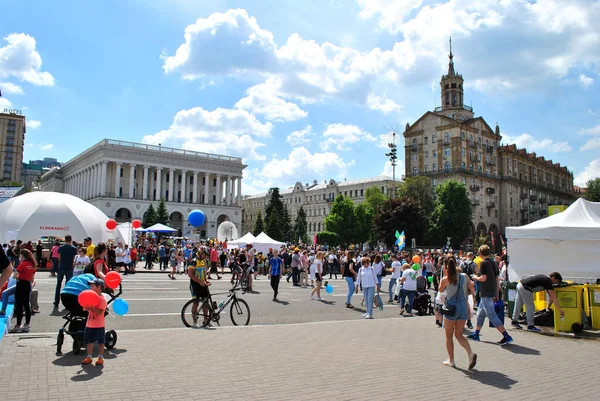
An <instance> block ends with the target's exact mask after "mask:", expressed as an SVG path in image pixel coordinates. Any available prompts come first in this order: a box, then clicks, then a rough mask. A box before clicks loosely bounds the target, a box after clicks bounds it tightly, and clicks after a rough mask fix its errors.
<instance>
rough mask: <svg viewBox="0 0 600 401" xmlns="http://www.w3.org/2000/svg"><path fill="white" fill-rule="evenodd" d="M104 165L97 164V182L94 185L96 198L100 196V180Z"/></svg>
mask: <svg viewBox="0 0 600 401" xmlns="http://www.w3.org/2000/svg"><path fill="white" fill-rule="evenodd" d="M101 167H102V165H101V164H100V163H98V164H96V182H95V183H94V196H100V180H101V177H102V169H101Z"/></svg>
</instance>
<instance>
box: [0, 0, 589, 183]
mask: <svg viewBox="0 0 600 401" xmlns="http://www.w3.org/2000/svg"><path fill="white" fill-rule="evenodd" d="M46 3H48V4H46ZM50 3H51V2H33V1H24V0H20V1H16V0H5V1H3V6H2V12H3V15H9V16H10V18H3V21H2V25H1V26H0V38H2V39H0V89H1V90H2V95H3V96H2V97H1V98H0V109H3V108H4V107H12V108H17V109H22V110H23V111H24V112H25V114H26V115H27V121H28V131H27V137H26V149H25V156H24V159H25V160H26V161H27V160H29V159H38V158H42V157H56V158H57V159H59V160H60V161H63V162H64V161H67V160H69V159H70V158H71V157H73V156H75V155H76V154H78V153H80V152H81V151H82V150H84V149H85V148H87V147H89V146H91V145H93V144H94V143H96V142H98V141H99V140H100V139H102V138H115V139H123V140H129V141H135V142H146V143H162V144H163V145H165V146H173V147H184V148H187V149H194V150H200V151H205V152H214V153H221V154H228V155H234V156H241V157H243V159H244V162H245V163H246V164H247V165H248V168H247V169H246V171H245V175H244V178H245V179H244V191H245V193H254V192H260V191H263V190H265V189H267V188H269V187H271V186H280V187H282V188H285V187H288V186H291V185H293V184H294V183H295V182H296V181H301V182H309V181H312V180H314V179H316V180H319V181H323V180H325V179H330V178H334V179H337V180H343V179H344V178H348V179H353V178H363V177H369V176H375V175H379V174H381V173H382V172H386V173H387V174H391V170H390V166H389V165H387V164H386V157H385V156H384V153H385V152H386V150H387V149H386V148H385V144H386V143H387V142H388V141H389V135H388V132H389V128H390V127H398V128H399V130H400V132H402V130H403V127H404V125H405V124H406V123H407V122H409V123H413V122H414V121H416V119H418V118H419V117H420V116H421V115H422V114H423V113H424V112H426V111H427V110H431V109H433V108H434V107H435V105H436V103H437V104H438V105H439V79H440V77H441V75H442V74H443V73H444V71H446V70H447V63H448V58H447V53H448V37H449V36H450V35H451V36H452V38H453V52H454V54H455V66H456V69H457V70H458V72H459V73H461V74H463V77H464V79H465V100H466V102H467V104H471V103H472V105H473V107H474V109H475V113H476V115H481V116H483V117H484V118H485V119H486V121H487V122H488V123H489V124H490V125H492V126H493V124H495V123H496V122H497V123H498V124H499V125H500V128H501V131H502V135H503V137H504V140H503V142H505V143H509V142H510V143H517V144H518V145H519V146H521V147H526V148H527V149H528V150H529V151H535V152H536V153H538V155H544V156H545V157H546V158H551V159H552V160H554V161H557V162H560V163H561V164H563V165H566V166H568V167H569V169H571V170H572V171H573V172H574V174H575V177H576V179H575V182H576V184H583V183H584V182H585V181H587V180H588V179H590V178H593V177H597V176H599V175H600V102H598V100H599V96H598V90H599V89H600V24H598V23H597V21H598V20H600V1H596V0H594V1H590V0H570V1H564V0H538V1H526V0H502V1H494V0H480V1H477V2H473V1H467V0H450V1H446V2H438V1H424V0H404V1H395V0H320V1H317V0H306V1H303V2H281V1H274V0H260V1H258V0H257V1H252V2H248V1H226V0H221V1H215V0H212V1H202V0H195V1H194V0H171V1H167V0H164V1H159V0H149V1H142V0H122V1H119V0H107V1H104V2H101V3H95V2H80V1H68V0H65V1H62V2H61V3H60V4H61V6H60V7H57V6H56V5H52V6H51V5H50ZM399 139H400V141H399V143H398V144H399V146H403V142H402V138H401V135H400V138H399ZM400 155H401V156H402V157H403V152H402V151H401V152H400ZM400 167H401V169H402V170H403V169H404V167H403V163H401V166H400ZM402 173H403V171H402ZM400 174H401V173H400Z"/></svg>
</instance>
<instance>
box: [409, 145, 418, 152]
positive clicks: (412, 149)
mask: <svg viewBox="0 0 600 401" xmlns="http://www.w3.org/2000/svg"><path fill="white" fill-rule="evenodd" d="M410 150H411V152H418V151H419V145H410Z"/></svg>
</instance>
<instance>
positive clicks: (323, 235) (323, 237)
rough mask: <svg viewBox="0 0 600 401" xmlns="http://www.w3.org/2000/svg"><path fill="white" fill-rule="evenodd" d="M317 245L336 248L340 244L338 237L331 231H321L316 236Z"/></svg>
mask: <svg viewBox="0 0 600 401" xmlns="http://www.w3.org/2000/svg"><path fill="white" fill-rule="evenodd" d="M317 244H324V245H329V246H338V245H339V244H340V236H339V235H337V234H336V233H332V232H331V231H327V230H325V231H321V232H320V233H318V234H317Z"/></svg>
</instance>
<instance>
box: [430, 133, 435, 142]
mask: <svg viewBox="0 0 600 401" xmlns="http://www.w3.org/2000/svg"><path fill="white" fill-rule="evenodd" d="M431 143H435V134H433V135H431Z"/></svg>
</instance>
